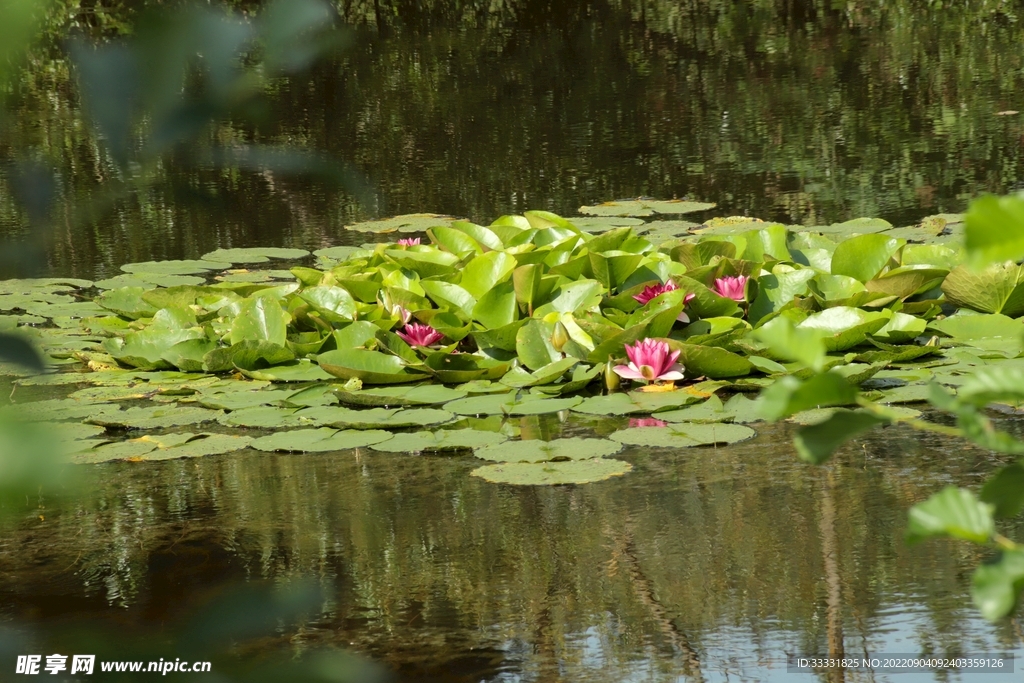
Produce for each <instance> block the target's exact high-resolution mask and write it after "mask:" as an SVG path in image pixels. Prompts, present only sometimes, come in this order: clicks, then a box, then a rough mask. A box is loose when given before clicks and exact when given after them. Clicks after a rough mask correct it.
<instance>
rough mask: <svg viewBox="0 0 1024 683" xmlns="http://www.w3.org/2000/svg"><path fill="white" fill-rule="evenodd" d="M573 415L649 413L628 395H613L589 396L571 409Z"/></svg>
mask: <svg viewBox="0 0 1024 683" xmlns="http://www.w3.org/2000/svg"><path fill="white" fill-rule="evenodd" d="M572 410H573V412H574V413H584V414H586V415H640V414H645V413H649V412H651V411H650V410H649V409H648V408H646V407H644V406H641V405H637V404H636V403H634V402H633V400H632V399H631V398H630V397H629V394H623V393H614V394H608V395H607V396H591V397H590V398H587V399H585V400H584V401H583V402H582V403H578V404H577V405H575V406H573V407H572Z"/></svg>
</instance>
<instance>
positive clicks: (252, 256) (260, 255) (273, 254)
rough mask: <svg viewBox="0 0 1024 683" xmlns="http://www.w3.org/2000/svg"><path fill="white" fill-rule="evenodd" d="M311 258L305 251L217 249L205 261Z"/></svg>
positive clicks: (247, 261) (270, 248)
mask: <svg viewBox="0 0 1024 683" xmlns="http://www.w3.org/2000/svg"><path fill="white" fill-rule="evenodd" d="M307 256H309V252H308V251H306V250H305V249H285V248H281V247H253V248H247V249H217V250H215V251H211V252H210V253H209V254H203V260H204V261H213V262H216V263H263V262H265V261H268V260H270V259H300V258H305V257H307Z"/></svg>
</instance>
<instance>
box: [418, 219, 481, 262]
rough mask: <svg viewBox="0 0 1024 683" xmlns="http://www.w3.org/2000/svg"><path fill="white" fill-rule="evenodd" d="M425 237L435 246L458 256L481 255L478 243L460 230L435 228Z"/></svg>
mask: <svg viewBox="0 0 1024 683" xmlns="http://www.w3.org/2000/svg"><path fill="white" fill-rule="evenodd" d="M427 235H429V236H430V239H431V240H432V241H433V242H434V243H435V244H437V246H439V247H441V248H442V249H444V250H445V251H450V252H451V253H453V254H458V255H459V256H462V255H465V254H480V253H483V248H482V247H481V246H480V243H479V242H477V241H476V240H475V239H473V238H472V237H470V236H469V235H467V234H466V233H465V232H463V231H461V230H454V229H452V228H448V227H444V226H437V227H435V228H430V229H429V230H427Z"/></svg>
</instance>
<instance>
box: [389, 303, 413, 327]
mask: <svg viewBox="0 0 1024 683" xmlns="http://www.w3.org/2000/svg"><path fill="white" fill-rule="evenodd" d="M391 315H393V316H395V317H396V318H398V319H399V320H401V321H402V323H403V324H405V325H408V324H409V321H410V320H412V312H411V311H408V310H406V309H404V308H402V307H401V306H399V305H398V304H395V307H394V308H393V309H391Z"/></svg>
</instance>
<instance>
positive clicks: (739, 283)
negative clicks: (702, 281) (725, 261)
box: [715, 275, 750, 301]
mask: <svg viewBox="0 0 1024 683" xmlns="http://www.w3.org/2000/svg"><path fill="white" fill-rule="evenodd" d="M748 279H750V278H748V277H747V276H746V275H739V276H737V277H731V276H726V277H720V278H717V279H716V280H715V292H717V293H718V295H719V296H724V297H726V298H727V299H732V300H733V301H745V300H746V298H747V291H746V290H747V280H748Z"/></svg>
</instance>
